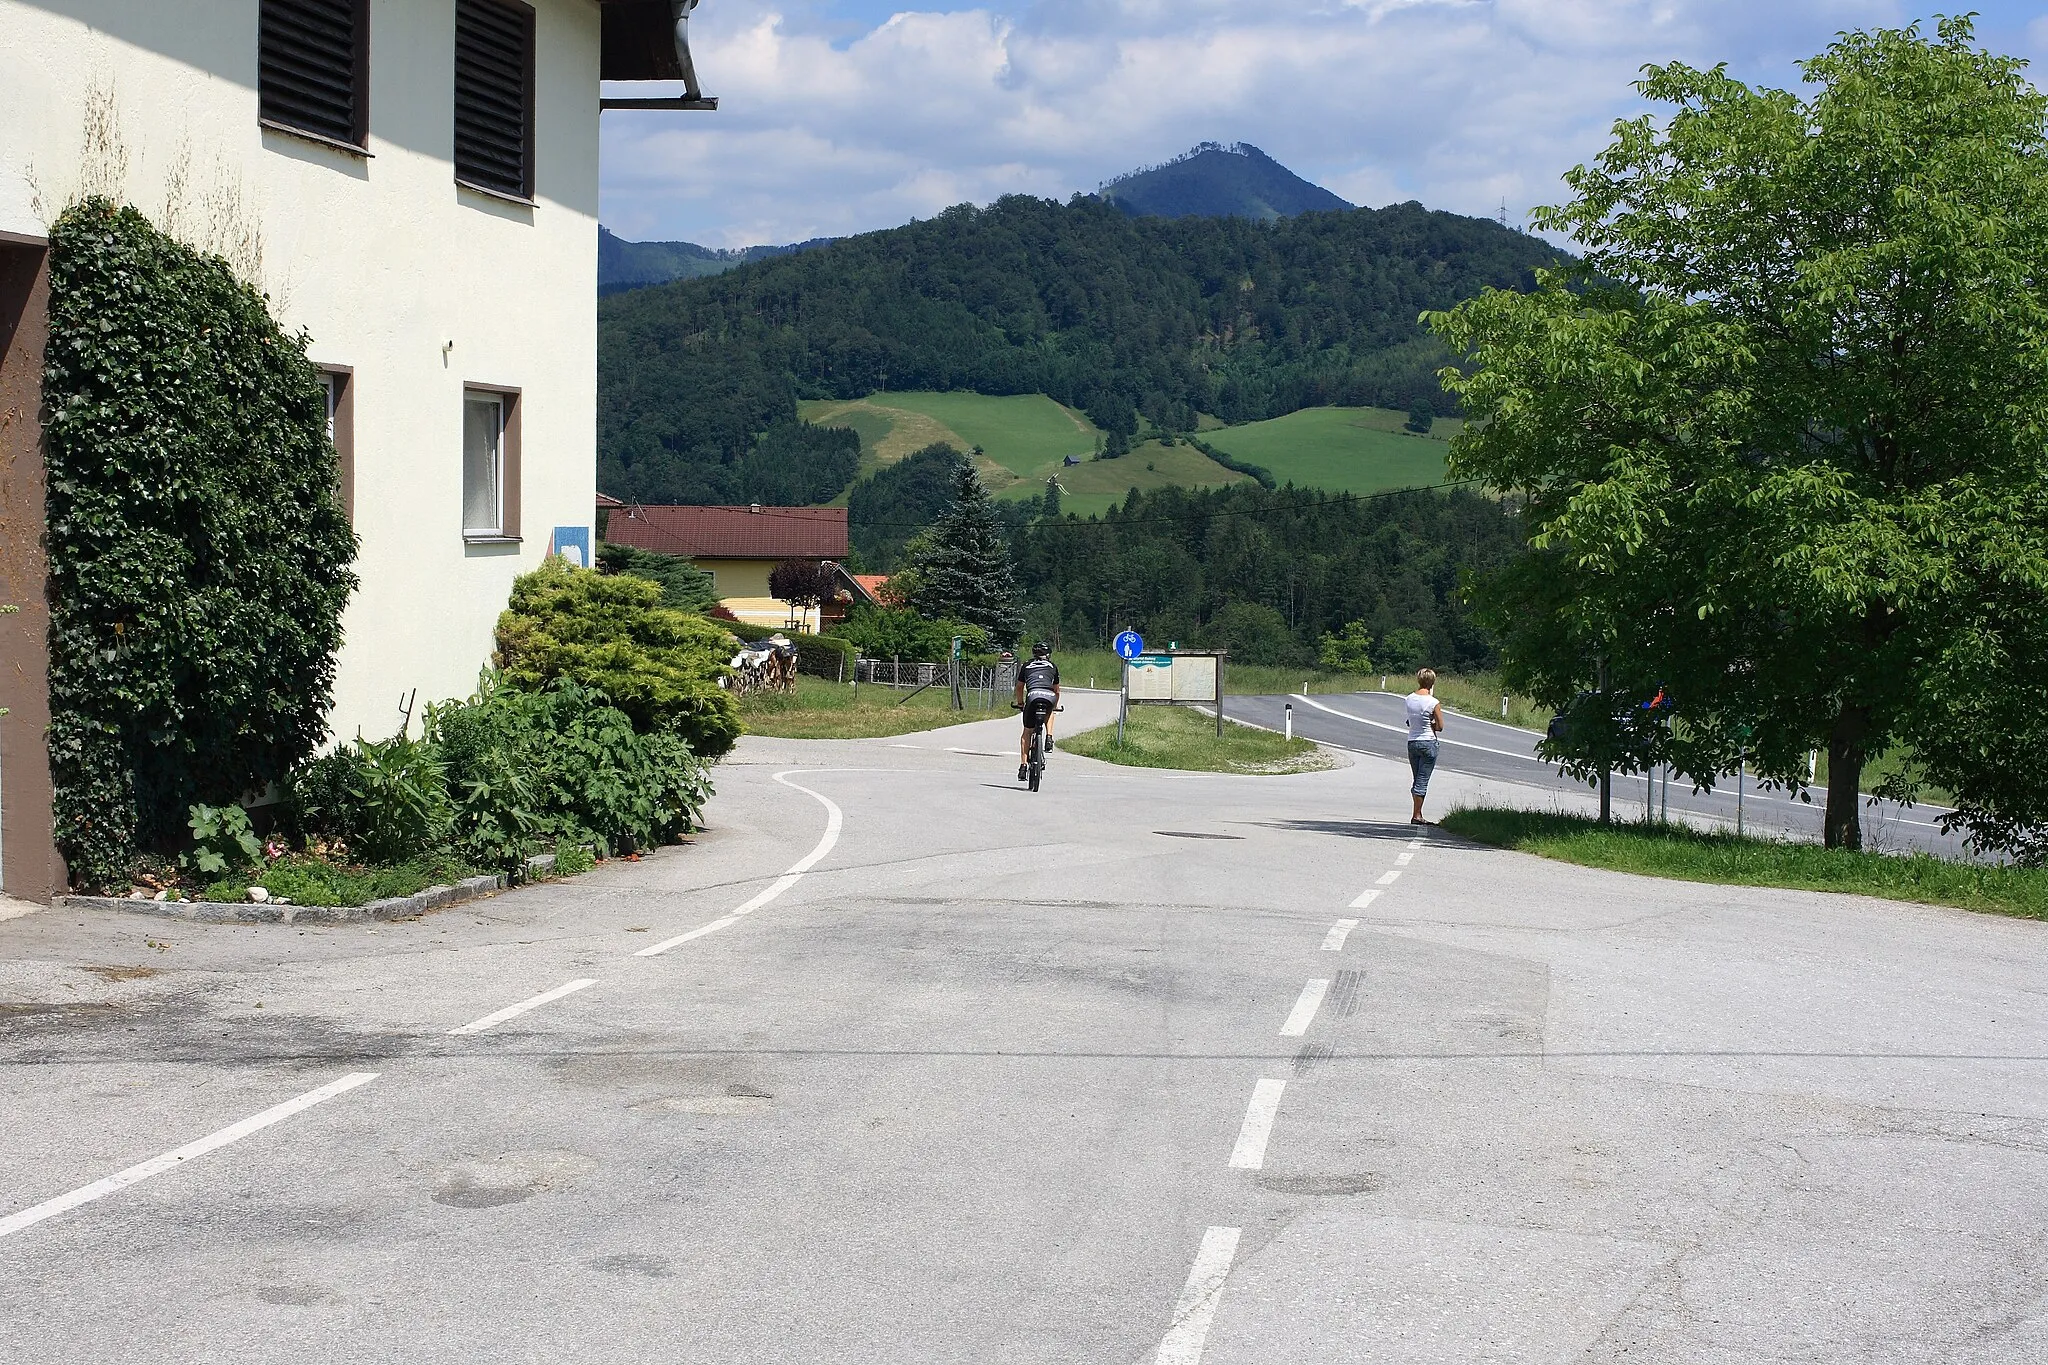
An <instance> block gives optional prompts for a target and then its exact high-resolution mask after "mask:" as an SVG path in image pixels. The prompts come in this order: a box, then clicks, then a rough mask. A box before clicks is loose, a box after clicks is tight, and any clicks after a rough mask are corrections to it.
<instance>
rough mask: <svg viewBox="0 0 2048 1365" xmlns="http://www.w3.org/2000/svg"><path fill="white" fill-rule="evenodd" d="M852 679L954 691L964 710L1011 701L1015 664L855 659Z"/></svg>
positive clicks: (870, 683) (992, 707)
mask: <svg viewBox="0 0 2048 1365" xmlns="http://www.w3.org/2000/svg"><path fill="white" fill-rule="evenodd" d="M853 677H854V682H855V683H856V684H859V685H864V686H873V687H890V688H895V689H898V690H900V691H904V692H921V691H923V690H925V689H926V688H930V689H932V690H934V691H943V692H947V693H951V694H953V695H954V696H955V697H956V698H957V705H958V706H959V707H960V709H961V710H965V711H997V710H1001V709H1002V708H1004V707H1007V706H1008V705H1009V704H1010V700H1011V695H1012V693H1013V692H1014V691H1015V689H1016V685H1017V665H1016V664H1015V663H998V664H966V663H962V664H955V663H950V662H948V663H936V664H934V663H918V662H913V661H910V660H907V659H857V660H855V661H854V665H853Z"/></svg>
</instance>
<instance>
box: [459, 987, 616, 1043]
mask: <svg viewBox="0 0 2048 1365" xmlns="http://www.w3.org/2000/svg"><path fill="white" fill-rule="evenodd" d="M596 984H597V982H596V980H595V979H592V978H589V977H585V978H583V979H582V980H579V981H571V982H569V983H568V984H567V985H565V986H557V987H555V988H554V989H553V990H551V991H542V992H541V993H540V994H539V995H536V996H534V997H533V999H531V1000H522V1001H520V1002H519V1003H518V1004H516V1005H507V1006H505V1008H503V1009H501V1010H499V1011H498V1012H497V1013H496V1014H486V1015H485V1016H484V1017H483V1018H481V1019H472V1020H471V1021H470V1022H469V1023H467V1024H464V1025H463V1026H462V1027H461V1028H452V1029H449V1030H448V1032H450V1033H451V1034H458V1035H460V1034H467V1033H482V1032H483V1031H484V1030H485V1029H489V1028H496V1027H497V1026H498V1025H500V1024H502V1023H504V1022H505V1021H506V1020H507V1019H517V1018H518V1017H519V1016H520V1015H522V1014H525V1013H526V1012H527V1011H529V1010H537V1009H539V1008H540V1007H541V1006H542V1005H547V1004H552V1003H553V1002H555V1001H557V1000H560V999H561V998H562V997H563V996H565V995H574V994H576V992H578V991H580V990H587V989H589V988H590V987H592V986H595V985H596Z"/></svg>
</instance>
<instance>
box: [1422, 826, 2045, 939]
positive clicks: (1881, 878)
mask: <svg viewBox="0 0 2048 1365" xmlns="http://www.w3.org/2000/svg"><path fill="white" fill-rule="evenodd" d="M1443 827H1444V828H1445V829H1446V830H1449V831H1450V832H1451V833H1453V834H1458V835H1462V836H1464V837H1465V838H1467V839H1474V840H1477V841H1478V842H1480V843H1485V844H1494V845H1498V846H1499V847H1502V848H1512V849H1517V850H1520V851H1521V852H1524V853H1534V854H1537V855H1538V856H1540V857H1545V858H1555V859H1557V860H1558V861H1560V862H1568V863H1578V864H1580V865H1582V866H1585V867H1602V868H1607V869H1609V870H1611V871H1615V872H1634V873H1638V874H1641V875H1643V876H1648V877H1667V878H1671V879H1673V880H1677V881H1689V882H1714V883H1719V884H1722V885H1727V886H1780V887H1787V888H1790V889H1793V890H1799V891H1841V892H1846V893H1849V894H1852V895H1858V896H1877V897H1881V898H1883V899H1885V900H1897V901H1917V902H1919V903H1921V904H1925V905H1952V906H1956V907H1958V908H1960V909H1964V910H1982V911H1988V912H1991V913H1994V914H2000V915H2016V916H2019V917H2022V918H2025V919H2048V871H2037V870H2034V869H2030V868H2016V867H1982V866H1978V865H1976V864H1973V863H1953V862H1947V861H1945V860H1943V859H1940V858H1931V857H1928V856H1926V855H1925V854H1920V855H1917V856H1915V857H1911V858H1894V857H1888V856H1886V855H1884V854H1879V853H1845V852H1842V851H1841V850H1839V849H1823V848H1820V847H1818V846H1817V845H1814V844H1795V843H1782V842H1778V841H1775V840H1769V839H1753V838H1737V837H1736V836H1735V835H1733V834H1727V833H1720V832H1715V833H1707V832H1702V831H1699V830H1694V829H1690V828H1687V827H1685V826H1682V825H1655V824H1652V825H1614V826H1611V827H1609V828H1606V829H1602V828H1601V827H1600V825H1599V824H1598V822H1596V821H1595V820H1593V819H1592V818H1591V817H1590V816H1578V815H1560V814H1548V813H1539V812H1534V811H1518V810H1502V809H1498V808H1491V807H1481V808H1477V809H1471V810H1458V811H1452V812H1451V813H1450V814H1449V815H1446V816H1445V817H1444V819H1443Z"/></svg>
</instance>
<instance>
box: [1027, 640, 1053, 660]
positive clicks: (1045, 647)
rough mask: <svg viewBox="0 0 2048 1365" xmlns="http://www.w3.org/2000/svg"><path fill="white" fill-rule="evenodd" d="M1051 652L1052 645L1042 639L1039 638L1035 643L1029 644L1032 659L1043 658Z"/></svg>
mask: <svg viewBox="0 0 2048 1365" xmlns="http://www.w3.org/2000/svg"><path fill="white" fill-rule="evenodd" d="M1051 653H1052V646H1051V645H1049V644H1047V643H1046V642H1045V641H1043V640H1040V641H1039V642H1038V643H1037V644H1035V645H1033V646H1031V657H1032V658H1034V659H1043V658H1045V657H1046V656H1048V655H1049V654H1051Z"/></svg>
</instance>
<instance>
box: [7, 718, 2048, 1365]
mask: <svg viewBox="0 0 2048 1365" xmlns="http://www.w3.org/2000/svg"><path fill="white" fill-rule="evenodd" d="M1068 705H1069V711H1068V715H1067V717H1066V718H1065V719H1066V720H1067V722H1068V724H1069V727H1070V728H1071V727H1073V726H1075V725H1077V724H1080V723H1084V722H1085V721H1087V720H1088V719H1089V718H1090V717H1091V715H1097V716H1099V715H1100V714H1102V713H1103V712H1104V711H1106V707H1107V703H1106V702H1105V701H1103V700H1102V699H1097V698H1087V697H1080V696H1070V698H1069V703H1068ZM1014 724H1015V723H1014V721H1010V722H1007V723H1006V722H1001V721H998V722H990V723H982V724H977V725H972V726H966V727H961V728H958V729H954V730H950V731H943V732H937V733H934V734H930V735H923V736H915V737H910V738H907V739H903V740H897V741H865V742H857V743H802V742H786V741H772V740H770V741H754V740H750V741H747V742H746V743H745V744H744V745H743V746H742V748H741V750H740V751H739V754H738V756H737V761H735V762H732V763H729V764H727V765H726V766H725V767H724V768H722V769H721V770H720V773H719V786H720V795H719V797H718V798H717V800H716V802H715V803H714V805H713V806H712V810H711V814H712V816H713V818H714V821H715V824H716V828H714V829H713V830H711V831H710V832H708V833H706V834H704V835H703V836H701V837H700V838H698V839H697V840H696V841H695V842H694V844H693V845H692V846H691V847H688V848H682V849H676V850H670V851H665V852H663V853H662V854H660V855H658V856H655V857H651V858H649V859H647V860H645V861H642V862H638V863H632V864H627V863H611V864H607V865H606V866H605V867H603V868H600V869H599V870H597V871H596V872H594V873H592V874H590V875H588V876H586V877H584V878H581V879H579V880H577V881H575V882H573V883H567V884H561V885H555V886H544V887H538V888H532V889H528V890H524V891H521V892H517V893H514V894H511V895H507V896H504V897H501V898H498V899H496V900H492V901H488V902H482V903H478V904H475V905H472V906H469V907H464V908H460V909H455V910H450V911H446V912H443V913H440V914H436V915H431V916H428V917H426V918H423V919H421V920H418V921H415V922H410V923H403V924H394V925H385V926H378V927H371V928H365V927H360V926H357V927H344V926H337V927H332V928H309V927H288V926H257V927H230V926H199V925H188V924H183V923H174V922H164V921H153V920H149V919H145V918H140V917H130V916H126V915H122V914H118V913H99V912H92V913H86V912H68V911H45V912H42V913H39V914H34V915H30V916H27V917H25V918H19V919H14V920H10V921H7V922H4V923H0V1360H4V1361H7V1362H15V1361H21V1362H35V1363H36V1365H69V1363H70V1362H91V1363H92V1365H107V1363H109V1362H153V1363H161V1362H188V1361H190V1362H199V1361H206V1362H212V1361H228V1360H233V1361H236V1362H271V1361H277V1362H284V1361H294V1362H303V1361H307V1360H318V1361H322V1362H327V1361H336V1362H371V1361H376V1362H383V1361H404V1362H408V1363H411V1362H614V1361H617V1362H645V1361H676V1362H690V1363H691V1365H723V1363H725V1362H732V1363H733V1365H740V1363H742V1362H745V1363H747V1365H755V1363H761V1365H782V1363H784V1362H788V1363H789V1365H796V1363H797V1362H804V1363H805V1365H810V1363H811V1362H862V1363H863V1365H865V1363H869V1362H872V1363H873V1365H922V1363H924V1362H933V1363H937V1362H947V1363H949V1365H950V1363H953V1362H977V1363H979V1362H1001V1363H1002V1365H1012V1363H1017V1365H1028V1363H1033V1362H1044V1363H1045V1365H1077V1363H1082V1365H1094V1363H1097V1362H1099V1363H1100V1365H1140V1363H1148V1362H1168V1363H1169V1365H1192V1363H1193V1362H1207V1365H1252V1363H1253V1362H1257V1363H1258V1365H1274V1363H1275V1362H1317V1363H1318V1365H1327V1363H1329V1362H1352V1361H1371V1362H1402V1363H1403V1365H1410V1363H1413V1362H1445V1365H1450V1363H1451V1362H1456V1363H1457V1365H1471V1363H1472V1362H1494V1361H1498V1362H1517V1363H1518V1365H1520V1363H1522V1362H1553V1361H1554V1362H1567V1361H1570V1362H1610V1361H1613V1362H1620V1361H1631V1362H1633V1361H1654V1362H1659V1363H1660V1365H1662V1363H1663V1362H1684V1363H1685V1365H1719V1363H1721V1362H1730V1363H1732V1362H1755V1361H1831V1362H1834V1361H1845V1362H1905V1361H1913V1362H1942V1363H1943V1365H1989V1363H1990V1362H2034V1361H2039V1360H2042V1359H2044V1358H2048V1012H2044V1011H2043V1009H2042V1007H2041V1006H2042V1000H2043V991H2044V984H2043V983H2044V982H2048V937H2044V936H2048V925H2042V924H2038V923H2032V922H2017V921H2012V920H2005V919H1998V918H1993V917H1985V916H1974V915H1968V914H1964V913H1961V912H1953V911H1946V910H1940V909H1930V908H1927V907H1915V906H1900V905H1893V904H1887V903H1882V902H1875V901H1868V900H1860V899H1855V898H1848V897H1832V896H1824V895H1817V894H1807V893H1795V892H1775V891H1758V890H1746V889H1735V888H1721V887H1708V886H1697V885H1690V884H1682V883H1667V882H1657V881H1648V880H1643V879H1637V878H1631V877H1626V876H1621V875H1617V874H1611V873H1603V872H1596V871H1591V870H1587V869H1579V868H1573V867H1569V866H1564V865H1559V864H1551V863H1545V862H1542V861H1539V860H1536V859H1532V858H1528V857H1525V856H1522V855H1518V854H1511V853H1504V852H1500V851H1496V850H1489V849H1483V848H1478V847H1474V846H1470V845H1466V844H1463V843H1460V842H1458V841H1456V840H1454V839H1451V838H1449V837H1448V836H1445V835H1443V834H1441V833H1440V832H1429V833H1426V834H1425V835H1424V836H1423V837H1421V838H1419V839H1418V838H1417V837H1416V832H1415V831H1414V830H1413V829H1411V827H1410V826H1408V825H1407V824H1406V823H1405V822H1404V820H1403V819H1402V816H1403V814H1404V812H1405V807H1406V796H1405V791H1404V789H1405V774H1404V771H1403V770H1402V769H1401V768H1397V767H1396V766H1394V765H1392V764H1389V763H1385V762H1382V761H1380V760H1377V759H1373V758H1369V757H1360V758H1357V759H1356V760H1355V761H1353V762H1352V763H1351V765H1350V766H1348V767H1346V768H1344V769H1343V770H1341V771H1334V772H1328V773H1319V774H1309V775H1302V776H1295V777H1270V778H1240V777H1209V776H1192V775H1187V774H1172V773H1155V772H1144V771H1133V770H1124V769H1117V768H1112V767H1109V766H1106V765H1102V764H1097V763H1093V762H1090V761H1088V760H1084V759H1079V758H1075V757H1073V756H1070V755H1066V754H1055V755H1054V757H1053V762H1052V766H1051V768H1050V771H1049V772H1048V774H1047V781H1046V787H1045V790H1044V791H1043V792H1041V793H1039V794H1038V795H1036V796H1032V795H1029V794H1026V793H1024V792H1022V791H1021V790H1020V789H1019V788H1018V787H1017V784H1016V783H1015V782H1014V781H1012V780H1011V779H1012V778H1013V777H1014V774H1015V765H1014V761H1013V760H1012V758H1011V757H1010V756H1009V755H1010V752H1011V747H1010V746H1011V744H1012V742H1013V736H1014V733H1015V731H1014ZM955 751H963V752H955ZM1487 781H1491V779H1481V778H1474V777H1468V776H1465V775H1463V774H1460V773H1457V772H1446V773H1444V774H1442V775H1441V776H1440V778H1439V782H1440V784H1441V786H1442V788H1443V796H1444V798H1445V799H1453V800H1455V799H1463V798H1467V797H1470V796H1472V795H1473V794H1474V793H1476V792H1478V791H1479V790H1480V788H1481V785H1482V783H1484V782H1487ZM742 912H744V913H742ZM579 983H582V984H579ZM571 988H573V989H571ZM527 1004H530V1005H531V1008H527V1009H525V1010H524V1012H521V1013H516V1014H508V1011H509V1010H511V1009H514V1008H516V1007H518V1006H521V1005H527ZM171 1157H176V1158H177V1159H166V1160H155V1159H157V1158H171ZM123 1173H126V1174H123Z"/></svg>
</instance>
